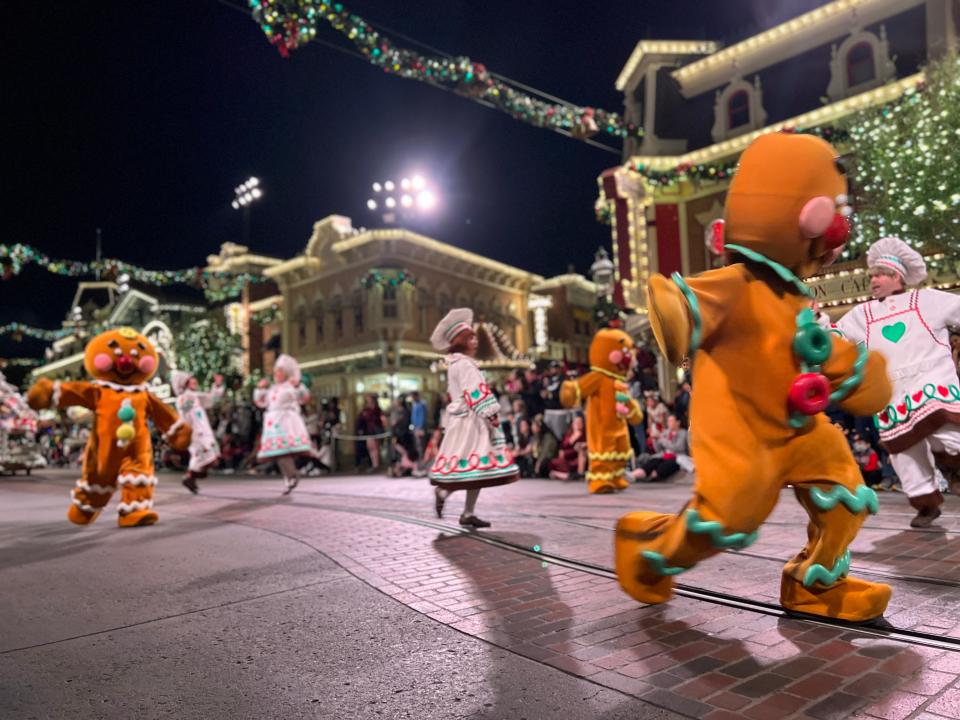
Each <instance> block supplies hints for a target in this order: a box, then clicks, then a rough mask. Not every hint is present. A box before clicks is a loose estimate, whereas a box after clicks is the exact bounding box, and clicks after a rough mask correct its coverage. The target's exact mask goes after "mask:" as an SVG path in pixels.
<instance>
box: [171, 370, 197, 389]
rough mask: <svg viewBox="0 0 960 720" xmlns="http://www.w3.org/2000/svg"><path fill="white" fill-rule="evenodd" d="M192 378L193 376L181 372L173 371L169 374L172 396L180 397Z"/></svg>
mask: <svg viewBox="0 0 960 720" xmlns="http://www.w3.org/2000/svg"><path fill="white" fill-rule="evenodd" d="M192 377H193V375H191V374H190V373H188V372H184V371H183V370H174V371H173V372H172V373H170V385H171V386H172V387H173V394H174V395H182V394H183V391H184V390H186V389H187V383H188V382H189V381H190V378H192Z"/></svg>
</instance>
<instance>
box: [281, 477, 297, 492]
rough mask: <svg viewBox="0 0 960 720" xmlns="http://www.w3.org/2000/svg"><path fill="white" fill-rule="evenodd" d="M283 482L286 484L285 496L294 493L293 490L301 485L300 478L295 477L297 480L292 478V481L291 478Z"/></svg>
mask: <svg viewBox="0 0 960 720" xmlns="http://www.w3.org/2000/svg"><path fill="white" fill-rule="evenodd" d="M283 481H284V483H285V487H284V488H283V494H284V495H289V494H290V493H292V492H293V489H294V488H295V487H296V486H297V485H299V484H300V478H298V477H295V478H292V479H291V478H284V479H283Z"/></svg>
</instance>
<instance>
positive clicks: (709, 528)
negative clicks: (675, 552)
mask: <svg viewBox="0 0 960 720" xmlns="http://www.w3.org/2000/svg"><path fill="white" fill-rule="evenodd" d="M687 530H689V531H690V532H692V533H697V534H698V535H709V536H710V541H711V542H712V543H713V546H714V547H717V548H736V549H737V550H743V548H745V547H749V546H750V545H753V544H754V543H755V542H756V541H757V538H758V537H760V533H758V532H756V531H754V532H752V533H742V532H737V533H731V534H730V535H724V534H723V525H721V524H720V523H719V522H717V521H716V520H703V519H701V517H700V513H698V512H697V511H696V510H695V509H693V508H690V509H689V510H687Z"/></svg>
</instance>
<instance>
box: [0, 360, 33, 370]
mask: <svg viewBox="0 0 960 720" xmlns="http://www.w3.org/2000/svg"><path fill="white" fill-rule="evenodd" d="M42 364H43V360H41V359H40V358H0V368H4V367H37V366H38V365H42Z"/></svg>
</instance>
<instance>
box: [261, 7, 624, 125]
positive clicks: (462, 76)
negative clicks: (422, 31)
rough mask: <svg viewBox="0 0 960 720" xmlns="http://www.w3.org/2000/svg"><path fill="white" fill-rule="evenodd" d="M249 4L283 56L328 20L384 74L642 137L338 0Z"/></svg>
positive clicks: (510, 110)
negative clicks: (430, 47)
mask: <svg viewBox="0 0 960 720" xmlns="http://www.w3.org/2000/svg"><path fill="white" fill-rule="evenodd" d="M249 4H250V8H251V9H252V10H253V17H254V20H256V21H257V23H259V25H260V28H261V29H262V30H263V32H264V34H265V35H266V36H267V39H268V40H269V41H270V43H271V44H272V45H274V46H275V47H276V48H277V50H278V51H279V52H280V54H281V55H282V56H283V57H287V56H289V53H290V51H291V50H295V49H297V48H299V47H302V46H303V45H306V44H307V43H309V42H310V41H311V40H314V39H315V38H316V35H317V26H318V25H319V24H320V23H321V22H326V23H327V24H329V25H330V26H331V27H332V28H333V29H334V30H336V31H337V32H339V33H341V34H342V35H344V36H345V37H346V38H347V39H348V40H350V42H352V43H353V44H354V45H355V46H356V48H357V49H358V50H359V51H360V52H361V53H362V54H363V56H364V57H365V58H366V59H367V61H368V62H369V63H370V64H371V65H373V66H374V67H377V68H379V69H381V70H383V72H385V73H390V74H392V75H397V76H399V77H402V78H406V79H409V80H418V81H420V82H424V83H428V84H431V85H436V86H440V87H444V88H446V89H448V90H452V91H453V92H455V93H457V94H459V95H462V96H464V97H468V98H471V99H474V100H480V101H483V102H486V103H488V104H490V105H492V106H494V107H496V108H497V109H499V110H502V111H503V112H505V113H507V114H509V115H511V116H513V117H514V118H515V119H517V120H521V121H523V122H526V123H528V124H530V125H534V126H536V127H545V128H551V129H554V130H561V131H564V132H569V133H570V134H571V135H573V136H574V137H576V138H579V139H587V138H589V137H590V136H592V135H595V134H597V133H605V134H607V135H610V136H613V137H617V138H626V137H636V138H639V137H642V136H643V128H642V127H640V126H639V125H636V124H635V123H629V122H627V121H626V120H624V119H623V117H621V116H620V115H618V114H617V113H613V112H607V111H606V110H602V109H600V108H591V107H579V106H576V105H569V104H566V103H557V102H548V101H545V100H541V99H539V98H536V97H534V96H532V95H530V94H529V93H527V92H524V91H523V90H520V89H518V88H516V87H513V86H511V85H510V84H508V83H507V82H505V81H504V80H502V79H500V78H498V77H495V76H494V75H493V74H492V73H490V72H489V71H488V70H487V69H486V67H485V66H484V65H483V64H482V63H478V62H474V61H472V60H471V59H470V58H468V57H466V56H460V57H455V58H450V57H437V56H427V55H421V54H420V53H418V52H416V51H414V50H410V49H408V48H402V47H398V46H397V45H396V44H395V43H394V42H393V41H392V40H391V39H390V38H388V37H386V36H384V35H383V34H382V33H380V32H378V31H377V30H375V29H374V28H373V27H371V26H370V24H369V23H367V22H366V21H365V20H364V19H363V18H362V17H360V16H359V15H354V14H352V13H350V12H349V11H348V10H346V9H345V8H344V6H343V5H342V4H341V3H339V2H326V0H249Z"/></svg>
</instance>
